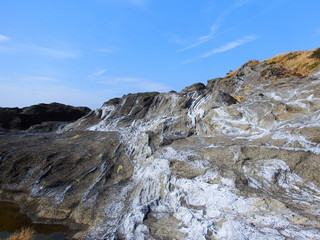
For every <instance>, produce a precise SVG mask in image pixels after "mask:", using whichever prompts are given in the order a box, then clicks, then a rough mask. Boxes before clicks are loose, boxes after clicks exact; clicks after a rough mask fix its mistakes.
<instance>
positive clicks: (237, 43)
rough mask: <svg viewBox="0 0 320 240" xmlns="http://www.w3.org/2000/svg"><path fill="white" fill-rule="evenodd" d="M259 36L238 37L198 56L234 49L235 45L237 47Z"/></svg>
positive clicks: (204, 56) (207, 55) (205, 56)
mask: <svg viewBox="0 0 320 240" xmlns="http://www.w3.org/2000/svg"><path fill="white" fill-rule="evenodd" d="M258 38H259V37H258V36H255V35H253V36H247V37H245V38H243V39H239V40H236V41H233V42H230V43H227V44H226V45H223V46H221V47H219V48H214V49H213V50H211V51H210V52H207V53H205V54H203V55H201V57H200V58H207V57H210V56H212V55H214V54H217V53H222V52H226V51H229V50H231V49H234V48H236V47H239V46H241V45H243V44H245V43H247V42H251V41H253V40H256V39H258Z"/></svg>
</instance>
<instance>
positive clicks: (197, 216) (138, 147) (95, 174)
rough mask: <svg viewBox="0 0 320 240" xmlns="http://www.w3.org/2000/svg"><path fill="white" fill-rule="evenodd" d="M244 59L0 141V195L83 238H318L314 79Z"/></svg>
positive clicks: (318, 80) (319, 82)
mask: <svg viewBox="0 0 320 240" xmlns="http://www.w3.org/2000/svg"><path fill="white" fill-rule="evenodd" d="M288 73H290V71H287V70H286V69H284V68H283V67H281V66H277V65H270V64H266V63H264V62H258V61H249V62H248V63H246V64H245V65H243V66H242V67H241V68H240V69H239V70H238V71H237V72H236V73H235V74H234V75H233V76H232V75H231V76H228V77H227V78H218V79H213V80H209V81H208V84H207V86H204V85H201V84H195V85H192V86H190V87H187V88H186V89H185V90H184V91H182V92H180V93H176V92H169V93H137V94H129V95H125V96H123V97H122V98H117V99H112V100H109V101H108V102H106V103H104V104H103V106H102V107H101V108H100V109H97V110H95V111H92V112H90V113H89V114H88V115H87V116H86V117H84V118H82V119H80V120H78V121H76V122H75V123H72V124H70V125H67V126H66V127H64V128H63V132H61V133H51V134H25V135H13V134H11V135H8V134H7V135H2V136H1V137H0V171H1V173H2V174H1V177H0V187H1V192H0V197H1V198H5V199H10V200H14V201H17V202H19V203H21V204H22V205H23V206H25V207H27V206H33V207H31V208H29V211H30V212H31V214H32V215H33V216H34V217H35V218H40V219H41V218H42V217H49V218H51V219H52V220H54V221H61V222H63V223H65V224H69V225H71V226H72V224H83V226H84V227H83V229H82V231H80V232H78V233H76V234H75V235H74V237H75V238H79V239H320V238H319V236H320V221H319V217H320V177H319V172H320V143H319V133H320V130H319V129H320V92H319V89H320V75H319V73H317V72H316V73H314V74H312V75H309V76H308V77H306V78H302V77H301V76H290V75H288Z"/></svg>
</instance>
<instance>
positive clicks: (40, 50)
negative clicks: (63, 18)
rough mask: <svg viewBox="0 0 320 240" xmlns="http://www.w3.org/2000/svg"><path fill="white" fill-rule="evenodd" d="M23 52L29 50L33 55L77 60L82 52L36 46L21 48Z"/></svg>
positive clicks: (57, 47) (56, 47) (64, 48)
mask: <svg viewBox="0 0 320 240" xmlns="http://www.w3.org/2000/svg"><path fill="white" fill-rule="evenodd" d="M21 48H22V50H27V51H29V52H30V53H32V54H38V55H44V56H50V57H54V58H77V57H79V56H80V55H81V54H80V51H79V50H76V49H72V48H66V47H59V46H40V45H39V46H38V45H34V44H30V45H23V46H21Z"/></svg>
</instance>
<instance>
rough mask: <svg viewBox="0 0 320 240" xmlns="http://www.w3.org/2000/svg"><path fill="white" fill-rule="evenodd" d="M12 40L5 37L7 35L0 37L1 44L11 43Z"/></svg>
mask: <svg viewBox="0 0 320 240" xmlns="http://www.w3.org/2000/svg"><path fill="white" fill-rule="evenodd" d="M9 40H10V38H9V37H7V36H5V35H0V42H6V41H9Z"/></svg>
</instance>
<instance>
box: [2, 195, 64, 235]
mask: <svg viewBox="0 0 320 240" xmlns="http://www.w3.org/2000/svg"><path fill="white" fill-rule="evenodd" d="M26 227H30V228H32V229H33V230H34V231H35V232H36V234H35V235H34V238H33V239H34V240H63V239H65V233H66V232H67V231H68V230H69V228H68V227H67V226H65V225H59V224H43V223H33V222H32V220H31V219H30V218H29V217H28V216H27V215H26V214H22V213H21V209H20V206H19V205H18V204H16V203H13V202H8V201H0V239H5V238H7V237H9V236H10V235H11V234H12V233H14V232H17V231H19V230H21V228H26Z"/></svg>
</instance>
